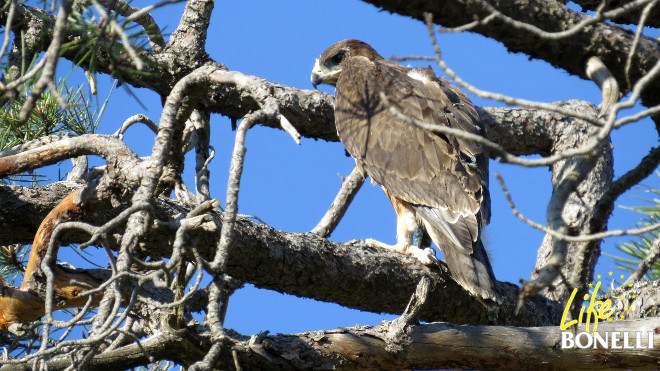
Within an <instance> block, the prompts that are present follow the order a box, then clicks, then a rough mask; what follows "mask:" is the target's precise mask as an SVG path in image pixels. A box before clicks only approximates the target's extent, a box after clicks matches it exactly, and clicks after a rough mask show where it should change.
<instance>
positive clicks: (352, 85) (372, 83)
mask: <svg viewBox="0 0 660 371" xmlns="http://www.w3.org/2000/svg"><path fill="white" fill-rule="evenodd" d="M311 80H312V85H314V87H316V86H317V85H319V84H328V85H333V86H335V124H336V127H337V134H338V136H339V139H340V140H341V142H342V143H343V144H344V146H345V147H346V151H347V152H348V153H349V154H350V155H351V156H352V157H353V158H354V159H355V161H356V164H357V166H358V168H359V169H360V170H361V171H362V174H363V175H365V174H366V175H368V176H369V177H371V179H372V180H373V181H374V182H375V183H378V184H379V185H380V186H381V187H382V189H383V190H384V191H385V194H386V195H387V197H388V198H389V199H390V201H391V203H392V206H393V207H394V211H395V213H396V216H397V231H396V237H397V243H396V245H393V246H391V245H387V244H384V243H382V242H379V241H375V240H373V239H368V240H366V243H367V244H368V245H371V246H376V247H383V248H387V249H389V250H393V251H397V252H400V253H404V254H409V255H413V256H415V257H416V258H418V259H419V260H420V261H421V262H422V263H424V264H426V265H433V264H436V263H437V259H436V257H435V250H434V249H433V248H431V247H430V240H432V241H433V242H435V244H436V245H437V246H438V248H440V250H441V251H442V254H443V255H444V257H445V260H446V263H447V266H448V267H449V271H450V273H451V276H452V277H453V278H454V280H455V281H456V282H458V283H459V284H460V285H461V286H463V287H464V288H465V289H467V290H468V291H469V292H471V293H472V294H473V295H475V296H477V297H479V298H482V299H487V300H494V301H498V291H497V289H496V281H495V276H494V274H493V269H492V268H491V265H490V262H489V260H488V255H487V253H486V250H485V248H484V246H483V244H482V242H481V236H482V228H483V226H484V225H486V224H488V222H489V220H490V195H489V192H488V154H487V152H486V150H485V149H484V148H483V147H482V146H481V145H479V144H477V143H475V142H473V141H470V140H466V139H463V138H459V137H455V136H451V135H446V134H442V133H437V132H434V131H432V130H428V129H426V128H423V127H422V126H420V125H415V124H414V123H413V122H411V120H409V119H408V118H412V119H415V120H418V121H419V122H423V123H425V124H426V125H424V126H426V127H429V125H430V126H431V127H433V126H437V127H442V126H447V127H450V128H455V129H459V130H462V131H465V132H467V133H472V134H480V135H483V131H484V130H483V126H482V125H481V123H480V121H479V116H478V114H477V111H476V110H475V108H474V106H473V105H472V103H471V102H470V100H469V98H468V97H467V96H466V95H465V94H464V93H463V92H461V91H460V90H459V89H458V88H456V87H454V86H453V85H451V84H449V83H448V82H447V81H445V80H442V79H440V78H438V77H436V75H435V73H434V72H433V70H432V69H431V68H430V67H429V68H407V67H404V66H401V65H399V64H397V63H394V62H391V61H388V60H386V59H384V58H383V57H382V56H381V55H380V54H378V52H376V50H374V49H373V48H372V47H371V46H370V45H369V44H367V43H365V42H363V41H359V40H343V41H340V42H338V43H336V44H334V45H332V46H330V47H329V48H328V49H326V50H325V51H324V52H323V53H322V54H321V55H320V56H319V57H318V58H317V59H316V62H315V64H314V68H313V70H312V76H311ZM420 236H421V237H420ZM429 238H430V240H429Z"/></svg>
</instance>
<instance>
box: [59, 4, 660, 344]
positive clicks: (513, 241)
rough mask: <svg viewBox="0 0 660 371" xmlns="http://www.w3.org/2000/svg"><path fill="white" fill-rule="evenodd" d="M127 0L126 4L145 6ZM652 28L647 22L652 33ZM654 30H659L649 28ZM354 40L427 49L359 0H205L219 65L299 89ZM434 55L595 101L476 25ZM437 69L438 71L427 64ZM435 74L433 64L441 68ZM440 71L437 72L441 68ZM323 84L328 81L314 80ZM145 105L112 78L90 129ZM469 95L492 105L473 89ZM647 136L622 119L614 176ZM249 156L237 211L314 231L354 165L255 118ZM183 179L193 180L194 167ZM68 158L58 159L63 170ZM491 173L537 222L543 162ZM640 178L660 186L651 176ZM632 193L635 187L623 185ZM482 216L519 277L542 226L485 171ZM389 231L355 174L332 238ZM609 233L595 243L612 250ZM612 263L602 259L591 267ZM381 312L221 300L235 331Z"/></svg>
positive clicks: (378, 202)
mask: <svg viewBox="0 0 660 371" xmlns="http://www.w3.org/2000/svg"><path fill="white" fill-rule="evenodd" d="M150 3H151V2H147V1H143V0H140V1H135V2H134V3H133V5H134V6H138V7H142V6H146V5H148V4H150ZM182 8H183V5H182V4H177V5H174V6H169V7H166V8H162V9H158V10H156V11H155V12H154V13H153V14H154V16H155V17H156V20H157V22H158V24H159V25H160V26H161V27H164V28H165V32H167V33H169V32H171V31H173V30H174V28H175V27H176V25H177V23H178V21H179V18H180V16H181V10H182ZM656 32H657V31H656ZM656 36H657V35H656ZM347 38H357V39H362V40H364V41H366V42H368V43H370V44H371V45H372V46H373V47H374V48H376V50H378V51H379V52H380V54H382V55H384V56H390V55H397V56H403V55H431V54H432V52H433V50H432V46H431V44H430V42H429V39H428V34H427V31H426V27H425V26H424V25H423V24H422V23H420V22H418V21H415V20H412V19H409V18H404V17H401V16H398V15H391V14H388V13H386V12H379V11H378V10H377V9H376V8H375V7H373V6H371V5H368V4H364V3H362V2H360V1H355V0H352V1H348V0H340V1H327V0H323V1H321V0H317V1H286V2H279V1H278V2H275V1H266V0H261V1H231V2H229V1H219V2H216V4H215V10H214V12H213V16H212V25H211V27H210V30H209V38H208V42H207V50H208V52H209V54H210V55H211V57H212V58H213V59H214V60H216V61H218V62H221V63H224V64H225V65H226V66H227V67H228V68H230V69H233V70H238V71H241V72H243V73H246V74H251V75H255V76H258V77H261V78H265V79H267V80H269V81H272V82H279V83H283V84H286V85H289V86H293V87H296V88H301V89H311V88H312V86H311V84H310V81H309V76H310V72H311V69H312V65H313V63H314V59H315V58H316V57H317V56H318V55H319V54H320V53H321V52H322V51H323V50H325V48H326V47H328V46H329V45H331V44H333V43H335V42H336V41H339V40H342V39H347ZM439 43H440V46H441V48H442V52H443V57H444V58H445V60H446V61H447V62H448V64H449V65H450V67H451V68H453V69H454V70H455V71H456V72H457V73H458V74H459V75H460V76H461V77H462V78H463V79H465V80H466V81H468V82H470V83H471V84H473V85H476V86H477V87H479V88H481V89H485V90H491V91H495V92H500V93H504V94H508V95H512V96H515V97H520V98H525V99H532V100H540V101H544V102H552V101H558V100H568V99H583V100H587V101H590V102H593V103H596V104H598V103H599V102H600V93H599V91H598V89H597V87H596V85H595V84H593V83H592V82H590V81H584V80H581V79H579V78H577V77H573V76H570V75H568V74H567V73H566V72H564V71H563V70H558V69H555V68H553V67H551V66H550V65H548V64H547V63H545V62H542V61H531V62H530V61H529V60H528V58H527V57H526V56H525V55H522V54H511V53H509V52H507V51H506V49H505V48H504V47H503V46H502V45H501V44H499V43H498V42H496V41H493V40H490V39H487V38H485V37H482V36H480V35H476V34H469V33H460V34H441V35H439ZM433 67H434V69H435V70H436V72H438V71H440V70H439V68H437V66H433ZM440 72H441V71H440ZM440 72H438V73H440ZM99 80H100V81H99V82H100V83H101V85H100V89H99V96H100V97H101V99H103V98H104V97H105V96H106V95H107V93H108V89H109V86H110V79H109V78H108V77H107V76H101V77H100V79H99ZM322 89H323V90H325V91H327V92H329V93H333V89H332V88H322ZM134 93H136V94H137V95H138V96H139V97H140V99H141V100H142V102H143V103H144V104H145V106H146V110H145V109H144V108H142V107H140V106H139V105H138V104H137V103H136V102H135V100H134V98H132V97H130V96H129V95H127V94H125V92H124V91H123V90H122V89H121V88H120V89H119V90H118V91H117V92H116V93H115V94H114V95H113V96H112V98H111V101H110V104H109V106H108V110H107V112H106V113H105V115H104V117H103V121H102V125H101V127H100V128H99V132H101V133H106V134H110V133H112V132H114V131H115V130H116V129H117V128H118V127H119V125H121V123H122V122H123V121H124V120H125V119H126V118H127V117H129V116H131V115H134V114H137V113H144V114H146V115H148V116H149V117H151V118H152V119H154V120H156V121H157V120H158V117H159V115H160V112H161V105H160V98H159V97H157V96H156V94H154V93H153V92H150V91H147V90H145V89H134ZM471 98H472V99H473V102H474V103H475V104H476V105H482V106H493V105H500V104H499V103H497V102H492V101H486V100H484V99H480V98H477V97H471ZM233 136H234V134H233V132H232V131H231V130H230V127H229V120H228V119H227V118H225V117H222V116H220V115H214V116H213V118H212V145H213V146H214V147H215V149H216V151H217V152H216V157H215V159H214V160H213V162H212V163H211V167H210V170H211V182H212V183H211V184H212V189H211V191H212V197H214V198H217V199H219V200H221V201H222V203H223V205H224V200H225V185H226V180H227V173H228V166H229V159H230V154H231V150H232V146H233ZM150 138H153V135H152V134H150V133H149V131H147V130H145V129H139V128H132V129H130V130H129V131H128V134H127V137H126V141H127V142H128V143H129V145H131V146H132V147H133V148H135V149H136V151H137V152H138V153H139V154H141V155H148V154H149V153H150V152H151V145H152V142H150ZM656 143H657V134H656V133H655V129H654V128H653V125H652V124H651V122H650V121H649V120H647V121H645V122H643V123H639V124H635V126H634V127H630V128H625V129H623V130H621V131H619V132H617V133H615V135H614V136H613V144H614V153H615V174H616V176H620V175H622V174H623V173H624V172H625V171H627V170H628V169H629V168H631V167H632V166H634V165H635V164H636V163H637V162H638V161H639V159H641V158H642V157H643V156H644V155H645V154H646V153H647V151H648V149H650V148H651V146H653V145H655V144H656ZM246 145H247V148H248V152H247V157H246V164H245V171H244V175H243V181H242V188H241V193H240V199H239V212H240V213H242V214H250V215H256V216H258V217H260V218H261V219H263V220H264V221H265V222H267V223H268V224H269V225H271V226H273V227H275V228H278V229H283V230H288V231H296V232H304V231H309V230H310V229H312V228H313V227H314V226H315V225H316V223H317V222H318V220H319V219H320V217H321V216H322V215H323V214H324V212H325V211H326V209H327V207H328V206H329V204H330V203H331V201H332V199H333V198H334V196H335V194H336V192H337V190H338V189H339V186H340V184H341V180H340V178H339V176H338V174H341V175H347V174H348V173H349V172H350V171H351V169H352V168H353V166H354V162H353V160H352V159H351V158H348V157H345V155H344V149H343V146H342V145H341V144H339V143H326V142H322V141H314V140H309V139H304V140H303V141H302V145H301V146H297V145H296V144H294V143H293V141H292V140H291V138H290V137H289V136H288V135H286V134H285V133H284V132H282V131H278V130H273V129H269V128H263V127H256V128H255V129H253V130H251V131H250V132H249V133H248V137H247V143H246ZM187 166H188V167H187V169H186V173H185V178H186V181H188V182H189V183H188V184H189V187H190V188H191V189H194V183H193V182H192V172H191V171H190V169H191V168H192V166H190V165H187ZM66 167H67V165H63V169H64V168H66ZM494 172H500V173H501V174H502V176H503V177H504V179H505V181H506V182H507V185H508V187H509V189H510V191H511V192H512V194H513V197H514V199H515V201H516V203H517V205H518V207H519V208H520V209H521V211H522V212H524V213H525V214H526V215H527V216H528V217H529V218H531V219H532V220H534V221H537V222H540V223H545V207H546V205H547V202H548V200H549V198H550V194H551V190H552V188H551V184H550V172H549V171H548V170H547V169H546V168H536V169H523V168H519V167H515V166H510V165H502V164H498V163H495V162H493V161H491V174H492V173H494ZM644 184H647V185H651V186H655V187H658V188H660V182H659V181H658V176H655V175H654V176H651V177H650V178H649V179H647V180H646V181H644ZM632 193H634V194H636V195H638V196H639V195H641V196H644V195H643V194H642V192H641V191H640V190H636V191H634V192H632ZM491 196H492V199H493V204H492V209H493V211H492V214H493V217H492V222H491V224H490V225H489V226H488V227H487V228H486V232H485V236H486V245H487V248H488V250H489V251H490V254H491V260H492V263H493V267H494V270H495V275H496V276H497V278H498V279H499V280H503V281H510V282H514V283H517V282H518V280H519V279H521V278H522V279H529V277H530V272H531V270H532V268H533V266H534V263H535V261H536V250H537V248H538V246H539V245H540V242H541V240H542V238H543V235H542V234H541V233H540V232H538V231H535V230H532V229H531V228H530V227H528V226H527V225H525V224H523V223H522V222H520V221H519V220H518V219H517V218H516V217H515V216H514V215H513V214H512V212H511V210H510V209H509V207H508V206H507V204H506V200H504V197H503V194H502V191H501V190H500V188H499V186H498V185H497V182H496V181H495V179H494V178H493V179H491ZM640 203H641V201H639V200H636V199H633V198H631V195H626V196H625V197H623V198H621V199H620V200H619V201H618V202H617V205H637V204H640ZM639 219H640V216H639V215H638V214H636V213H634V212H631V211H627V210H623V209H621V208H617V209H616V210H615V216H614V217H613V218H612V219H611V223H610V228H626V227H630V226H631V225H633V224H634V223H636V222H637V221H638V220H639ZM368 237H371V238H376V239H378V240H381V241H384V242H390V243H393V242H394V241H395V216H394V212H393V210H392V208H391V205H390V203H389V201H388V200H387V198H386V197H385V196H384V194H383V193H382V191H381V190H380V188H379V187H377V186H373V185H371V184H370V183H365V185H364V186H363V188H362V190H361V191H360V192H359V194H358V196H357V197H356V198H355V200H354V201H353V204H352V205H351V207H350V208H349V210H348V213H347V215H346V216H345V217H344V219H343V220H342V222H341V223H340V225H339V227H338V228H337V230H336V231H335V232H334V234H333V235H332V236H331V239H332V240H335V241H347V240H351V239H357V238H368ZM614 241H615V240H613V239H609V240H606V241H605V243H604V244H603V251H605V252H610V253H616V250H615V248H614ZM612 268H613V262H612V260H611V259H609V258H604V257H603V258H602V259H601V261H600V263H599V266H598V267H597V272H606V271H608V270H610V269H612ZM391 318H393V316H391V315H383V314H374V313H366V312H360V311H356V310H349V309H345V308H342V307H340V306H338V305H336V304H329V303H321V302H317V301H314V300H311V299H301V298H296V297H293V296H290V295H284V294H280V293H276V292H272V291H266V290H260V289H256V288H253V287H251V286H249V285H248V286H247V287H246V288H244V289H242V290H240V291H238V292H237V293H236V294H235V295H234V296H233V297H232V298H231V300H230V306H229V310H228V314H227V321H226V326H227V327H230V328H234V329H236V330H237V331H239V332H241V333H244V334H254V333H257V332H260V331H263V330H270V331H271V332H281V333H293V332H302V331H307V330H317V329H330V328H334V327H343V326H353V325H356V324H361V325H367V324H372V325H374V324H378V323H380V321H381V320H382V319H391Z"/></svg>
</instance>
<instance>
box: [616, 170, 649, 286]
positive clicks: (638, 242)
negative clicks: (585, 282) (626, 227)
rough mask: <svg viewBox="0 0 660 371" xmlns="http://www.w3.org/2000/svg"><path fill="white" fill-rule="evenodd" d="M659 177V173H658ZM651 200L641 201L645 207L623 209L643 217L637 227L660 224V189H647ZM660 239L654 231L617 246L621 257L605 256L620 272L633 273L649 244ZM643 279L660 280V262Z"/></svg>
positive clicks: (646, 251) (645, 253)
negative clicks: (613, 261) (612, 261)
mask: <svg viewBox="0 0 660 371" xmlns="http://www.w3.org/2000/svg"><path fill="white" fill-rule="evenodd" d="M658 175H660V173H658ZM647 191H648V192H649V194H651V195H652V196H651V197H652V198H646V199H643V200H644V201H646V202H647V205H645V206H633V207H625V208H627V209H630V210H634V211H637V212H639V213H641V214H642V215H643V221H642V222H640V223H639V225H638V226H639V227H645V226H649V225H652V224H657V223H658V222H660V189H648V190H647ZM658 238H660V230H658V229H656V230H653V231H651V232H648V233H644V234H641V235H639V236H638V237H637V238H635V239H632V240H631V241H629V242H623V243H620V244H617V246H616V248H617V249H618V250H619V251H621V252H623V255H622V256H616V255H610V254H605V255H607V256H609V257H611V258H614V259H615V260H616V267H617V268H618V269H620V270H623V271H627V272H633V271H635V269H637V266H638V265H639V263H640V262H641V261H642V260H643V259H644V258H645V257H646V256H647V255H648V253H649V249H650V248H651V244H652V243H653V241H655V240H656V239H658ZM645 278H648V279H649V280H657V279H660V260H656V261H655V262H654V263H653V265H652V266H651V268H650V269H649V271H648V272H647V273H646V276H645Z"/></svg>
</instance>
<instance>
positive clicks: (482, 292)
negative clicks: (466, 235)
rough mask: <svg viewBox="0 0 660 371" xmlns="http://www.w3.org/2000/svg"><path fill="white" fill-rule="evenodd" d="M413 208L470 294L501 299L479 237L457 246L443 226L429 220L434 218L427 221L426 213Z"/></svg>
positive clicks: (454, 276) (452, 271) (498, 300)
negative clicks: (468, 243) (468, 246)
mask: <svg viewBox="0 0 660 371" xmlns="http://www.w3.org/2000/svg"><path fill="white" fill-rule="evenodd" d="M424 209H428V208H424ZM417 211H418V215H419V216H420V217H421V218H420V219H421V220H422V222H423V223H424V227H425V229H426V231H427V233H428V234H429V235H430V236H431V239H432V240H433V242H435V244H436V245H438V247H439V248H440V251H442V254H443V255H444V256H445V260H446V262H447V266H448V267H449V271H450V272H451V275H452V277H453V278H454V280H456V282H458V283H459V284H460V285H461V286H462V287H464V288H465V289H467V290H468V291H470V292H471V293H472V294H474V295H476V296H478V297H480V298H482V299H487V300H493V301H495V302H498V303H499V302H500V301H501V300H500V296H499V294H498V290H497V281H496V280H495V275H494V274H493V268H492V267H491V266H490V262H489V260H488V254H487V253H486V249H485V248H484V245H483V244H482V243H481V239H479V238H477V239H476V241H474V242H472V243H471V245H472V246H471V249H469V248H466V247H464V246H459V245H457V244H456V243H454V242H453V241H452V240H453V239H452V238H451V237H448V236H447V235H446V234H445V233H444V228H442V227H440V228H438V227H437V226H436V224H438V223H433V222H432V221H437V220H432V221H429V220H427V218H425V214H426V213H425V212H424V211H423V210H417ZM420 211H421V212H420ZM443 223H444V222H443ZM444 224H446V223H444ZM441 225H442V224H441Z"/></svg>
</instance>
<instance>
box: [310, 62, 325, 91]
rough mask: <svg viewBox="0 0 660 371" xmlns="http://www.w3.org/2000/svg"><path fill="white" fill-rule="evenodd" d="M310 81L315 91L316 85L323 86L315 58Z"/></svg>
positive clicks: (320, 72)
mask: <svg viewBox="0 0 660 371" xmlns="http://www.w3.org/2000/svg"><path fill="white" fill-rule="evenodd" d="M311 80H312V85H313V86H314V89H316V87H317V86H318V85H321V84H323V72H322V71H321V66H320V65H319V59H318V58H316V62H314V68H312V77H311Z"/></svg>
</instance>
